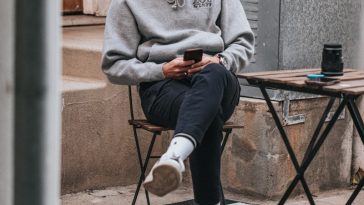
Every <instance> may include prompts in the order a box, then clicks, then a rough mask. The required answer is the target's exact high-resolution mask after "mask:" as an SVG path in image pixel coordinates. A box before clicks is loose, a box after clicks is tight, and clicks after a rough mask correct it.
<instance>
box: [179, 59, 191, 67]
mask: <svg viewBox="0 0 364 205" xmlns="http://www.w3.org/2000/svg"><path fill="white" fill-rule="evenodd" d="M194 63H195V61H194V60H188V61H180V63H179V64H178V66H182V67H186V66H190V65H192V64H194Z"/></svg>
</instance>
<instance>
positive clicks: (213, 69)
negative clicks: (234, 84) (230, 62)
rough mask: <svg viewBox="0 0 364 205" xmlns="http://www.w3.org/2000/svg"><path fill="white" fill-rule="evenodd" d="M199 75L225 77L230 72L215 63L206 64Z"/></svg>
mask: <svg viewBox="0 0 364 205" xmlns="http://www.w3.org/2000/svg"><path fill="white" fill-rule="evenodd" d="M201 73H210V74H212V75H217V76H225V75H230V71H228V70H227V69H226V68H225V67H224V66H223V65H221V64H217V63H211V64H208V65H207V66H206V67H205V68H204V69H203V70H202V71H201Z"/></svg>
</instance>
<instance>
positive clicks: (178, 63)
mask: <svg viewBox="0 0 364 205" xmlns="http://www.w3.org/2000/svg"><path fill="white" fill-rule="evenodd" d="M194 62H195V61H193V60H190V61H183V58H175V59H174V60H172V61H170V62H168V63H166V64H164V65H163V68H162V69H163V74H164V76H165V77H166V78H172V79H182V78H183V77H185V76H187V75H188V69H190V68H191V65H192V64H193V63H194Z"/></svg>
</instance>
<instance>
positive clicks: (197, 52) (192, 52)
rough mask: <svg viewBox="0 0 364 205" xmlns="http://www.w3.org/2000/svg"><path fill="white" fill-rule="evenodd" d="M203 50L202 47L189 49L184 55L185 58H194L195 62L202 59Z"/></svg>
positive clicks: (186, 59)
mask: <svg viewBox="0 0 364 205" xmlns="http://www.w3.org/2000/svg"><path fill="white" fill-rule="evenodd" d="M202 55H203V50H202V49H201V48H194V49H187V50H186V51H185V53H184V55H183V60H184V61H188V60H194V61H195V63H197V62H199V61H201V60H202Z"/></svg>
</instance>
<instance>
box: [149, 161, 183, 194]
mask: <svg viewBox="0 0 364 205" xmlns="http://www.w3.org/2000/svg"><path fill="white" fill-rule="evenodd" d="M180 181H181V176H180V174H179V172H178V170H176V168H175V167H173V166H171V165H166V164H163V165H160V166H158V167H156V168H155V169H154V170H153V179H152V180H151V181H149V182H144V184H143V185H144V188H145V189H146V190H147V191H149V192H150V193H152V194H155V195H157V196H160V197H162V196H164V195H166V194H168V193H170V192H172V191H174V190H176V189H177V188H178V186H179V184H180Z"/></svg>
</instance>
